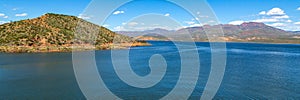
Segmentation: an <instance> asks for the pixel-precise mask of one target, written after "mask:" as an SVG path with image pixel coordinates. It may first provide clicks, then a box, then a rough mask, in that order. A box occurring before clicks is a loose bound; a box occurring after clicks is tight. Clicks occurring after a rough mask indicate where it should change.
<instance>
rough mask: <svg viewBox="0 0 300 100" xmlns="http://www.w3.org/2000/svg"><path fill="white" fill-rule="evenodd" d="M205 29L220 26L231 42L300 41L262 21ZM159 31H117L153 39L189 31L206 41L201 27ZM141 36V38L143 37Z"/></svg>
mask: <svg viewBox="0 0 300 100" xmlns="http://www.w3.org/2000/svg"><path fill="white" fill-rule="evenodd" d="M204 27H205V28H206V29H208V30H210V29H214V28H222V29H223V32H224V37H219V38H221V39H223V40H225V41H231V42H272V43H300V40H299V38H297V37H299V36H300V34H295V33H293V32H287V31H284V30H281V29H278V28H275V27H271V26H268V25H266V24H264V23H256V22H248V23H243V24H241V25H229V24H221V25H214V26H209V25H205V26H204ZM166 31H167V30H164V31H162V29H160V31H157V30H152V31H151V30H147V31H142V32H119V33H120V34H128V35H130V34H135V35H136V34H141V33H142V34H146V33H149V34H148V35H146V36H145V37H147V38H150V37H154V38H155V39H162V38H163V37H159V36H158V35H157V34H158V32H159V33H161V32H163V34H168V35H171V36H172V35H173V36H174V37H176V38H177V39H179V40H184V35H185V34H188V33H190V34H191V35H192V37H193V39H194V40H195V41H208V39H207V36H206V33H205V30H204V28H203V27H188V28H182V29H179V30H176V31H168V32H166ZM211 32H212V33H213V34H216V33H217V31H215V32H214V31H211ZM145 37H142V38H145ZM295 37H296V38H295Z"/></svg>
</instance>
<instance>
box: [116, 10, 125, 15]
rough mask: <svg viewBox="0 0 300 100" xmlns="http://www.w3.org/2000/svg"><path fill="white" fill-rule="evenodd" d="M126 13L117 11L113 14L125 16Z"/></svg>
mask: <svg viewBox="0 0 300 100" xmlns="http://www.w3.org/2000/svg"><path fill="white" fill-rule="evenodd" d="M124 13H125V11H115V12H114V13H113V14H114V15H118V14H124Z"/></svg>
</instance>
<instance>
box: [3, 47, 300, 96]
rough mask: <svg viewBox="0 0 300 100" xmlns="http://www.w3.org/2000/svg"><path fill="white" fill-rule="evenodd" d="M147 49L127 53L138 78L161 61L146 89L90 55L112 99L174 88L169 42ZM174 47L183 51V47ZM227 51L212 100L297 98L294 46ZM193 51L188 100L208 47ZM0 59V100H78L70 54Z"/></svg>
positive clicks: (100, 56) (175, 58) (203, 74)
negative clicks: (160, 73)
mask: <svg viewBox="0 0 300 100" xmlns="http://www.w3.org/2000/svg"><path fill="white" fill-rule="evenodd" d="M151 43H152V44H153V45H152V46H150V47H134V48H131V51H130V64H131V66H132V69H133V70H134V71H135V73H136V74H138V75H140V76H146V75H148V74H149V73H150V71H151V70H150V68H149V66H148V65H149V62H148V61H149V59H150V57H151V56H152V55H153V54H161V55H162V56H164V58H165V60H166V61H167V72H166V73H165V76H164V77H163V79H162V80H161V81H160V82H159V83H158V84H156V85H155V86H153V87H151V88H146V89H141V88H136V87H132V86H130V85H127V84H126V83H124V82H123V81H122V80H120V79H119V78H118V76H117V75H116V73H115V72H114V70H113V67H112V64H111V60H110V51H96V60H97V61H96V62H97V65H98V69H99V72H100V74H101V77H102V78H103V79H104V82H105V83H106V85H107V87H108V88H109V89H110V90H111V91H112V92H113V93H114V94H115V95H117V96H119V97H120V98H123V99H145V98H146V99H159V98H161V97H163V96H164V95H166V94H168V93H169V92H170V91H171V90H172V89H173V88H174V86H175V85H176V82H177V80H178V77H179V72H180V70H181V68H180V65H181V62H180V56H179V53H178V50H177V48H176V46H174V44H173V43H172V42H153V41H152V42H151ZM180 45H183V46H189V45H188V44H187V43H184V42H183V43H180ZM227 46H228V49H227V53H228V59H227V67H226V72H225V76H224V81H223V82H222V84H221V87H220V89H219V91H218V93H217V95H216V96H215V99H297V98H300V95H299V94H300V78H299V76H300V73H299V72H300V67H299V66H300V63H299V61H300V45H292V44H251V43H228V44H227ZM197 50H198V51H199V57H200V59H201V60H200V61H201V70H200V75H199V80H198V84H197V86H196V88H195V90H194V92H193V94H192V95H191V99H199V98H200V96H201V93H202V91H203V89H204V86H205V84H206V81H207V78H208V75H209V71H210V52H211V51H210V48H209V44H208V43H202V42H199V43H197ZM119 51H120V53H122V52H123V51H122V50H119ZM182 52H183V53H189V50H188V49H187V50H183V51H182ZM214 52H218V50H216V51H214ZM0 55H1V56H0V59H1V61H0V87H1V90H0V99H84V96H83V94H82V93H81V91H80V89H79V87H78V85H77V83H76V79H75V76H74V72H73V68H72V59H71V53H35V54H6V53H1V54H0ZM125 62H126V61H122V60H120V61H119V63H125ZM149 81H151V80H149ZM182 88H184V86H182ZM178 95H180V94H178Z"/></svg>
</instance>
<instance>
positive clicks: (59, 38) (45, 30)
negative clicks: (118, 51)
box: [0, 13, 146, 52]
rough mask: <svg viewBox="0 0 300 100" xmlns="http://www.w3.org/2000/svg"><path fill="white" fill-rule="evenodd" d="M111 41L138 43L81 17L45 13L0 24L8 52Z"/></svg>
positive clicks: (103, 44) (102, 46) (66, 48)
mask: <svg viewBox="0 0 300 100" xmlns="http://www.w3.org/2000/svg"><path fill="white" fill-rule="evenodd" d="M78 29H79V30H78ZM76 30H77V31H76ZM75 32H80V33H78V34H75ZM75 35H78V36H76V37H75ZM114 41H115V42H118V43H126V44H128V43H131V42H133V43H138V41H135V40H132V39H131V38H130V37H128V36H123V35H120V34H116V33H114V32H112V31H110V30H108V29H106V28H104V27H101V26H98V25H95V24H92V23H90V22H87V21H85V20H83V19H80V18H77V17H75V16H67V15H61V14H52V13H48V14H45V15H43V16H41V17H38V18H34V19H28V20H21V21H16V22H11V23H6V24H3V25H0V46H1V47H0V51H2V52H10V51H11V49H15V50H16V49H20V50H16V51H15V52H48V51H49V52H50V51H57V52H59V51H70V50H71V45H81V47H84V48H86V49H87V46H91V45H96V49H110V48H111V46H109V47H107V45H108V44H110V45H111V44H112V43H113V42H114ZM143 43H144V42H143ZM145 44H146V43H145ZM127 46H128V45H127ZM24 49H25V50H24ZM40 49H42V50H40ZM89 49H92V48H89ZM94 49H95V48H94Z"/></svg>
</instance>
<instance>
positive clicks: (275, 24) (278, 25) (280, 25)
mask: <svg viewBox="0 0 300 100" xmlns="http://www.w3.org/2000/svg"><path fill="white" fill-rule="evenodd" d="M268 25H270V26H273V27H285V26H287V25H286V24H285V23H273V24H268Z"/></svg>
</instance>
